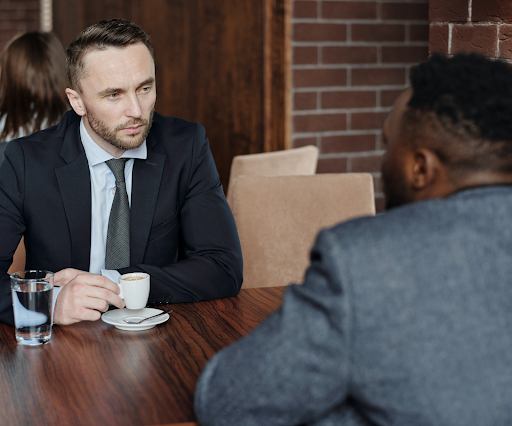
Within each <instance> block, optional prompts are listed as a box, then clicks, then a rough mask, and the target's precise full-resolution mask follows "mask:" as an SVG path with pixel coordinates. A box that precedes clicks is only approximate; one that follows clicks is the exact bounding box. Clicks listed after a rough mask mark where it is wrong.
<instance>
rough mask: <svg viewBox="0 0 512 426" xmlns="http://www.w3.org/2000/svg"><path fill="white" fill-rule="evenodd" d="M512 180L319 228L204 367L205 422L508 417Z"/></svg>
mask: <svg viewBox="0 0 512 426" xmlns="http://www.w3.org/2000/svg"><path fill="white" fill-rule="evenodd" d="M511 212H512V188H511V187H506V186H502V187H498V186H497V187H486V188H476V189H471V190H466V191H463V192H460V193H458V194H455V195H453V196H451V197H449V198H446V199H442V200H431V201H427V202H421V203H416V204H412V205H409V206H404V207H402V208H398V209H395V210H392V211H390V212H388V213H385V214H383V215H379V216H377V217H374V218H363V219H357V220H354V221H350V222H347V223H344V224H341V225H338V226H336V227H334V228H332V229H330V230H326V231H323V232H321V233H320V235H319V237H318V239H317V242H316V244H315V246H314V248H313V250H312V254H311V257H312V263H311V267H310V268H309V269H308V271H307V273H306V277H305V281H304V284H303V285H301V286H298V285H292V286H290V287H289V288H288V290H287V291H286V293H285V296H284V300H283V307H282V308H281V309H280V310H278V311H277V312H276V313H274V314H273V315H272V316H271V317H269V318H268V319H267V320H266V321H265V322H264V323H263V324H261V325H260V326H259V327H258V328H257V329H256V330H254V331H253V332H252V333H250V334H249V335H248V336H247V337H246V338H244V339H242V340H240V341H239V342H237V343H235V344H234V345H232V346H230V347H228V348H226V349H224V350H223V351H221V352H220V353H219V354H217V355H216V356H215V357H214V358H213V360H212V361H211V362H210V363H209V364H208V365H207V366H206V368H205V370H204V372H203V374H202V376H201V379H200V381H199V383H198V386H197V391H196V400H195V404H196V413H197V417H198V419H199V421H200V423H201V424H202V425H226V424H233V425H235V424H236V425H245V426H251V425H265V426H271V425H300V424H315V425H322V426H327V425H342V424H343V425H443V426H445V425H461V426H462V425H469V424H471V425H489V426H490V425H510V424H512V403H511V401H512V287H511V280H512V278H511V277H512V261H511V259H512V214H511Z"/></svg>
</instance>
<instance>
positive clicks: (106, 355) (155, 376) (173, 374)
mask: <svg viewBox="0 0 512 426" xmlns="http://www.w3.org/2000/svg"><path fill="white" fill-rule="evenodd" d="M284 290H285V287H273V288H257V289H246V290H241V292H240V294H239V295H238V296H236V297H231V298H225V299H219V300H213V301H206V302H199V303H182V304H175V305H172V306H171V305H169V307H172V309H173V310H174V312H173V313H171V318H170V320H169V321H167V322H165V323H164V324H160V325H158V326H156V327H155V328H153V329H151V330H147V331H138V332H134V331H120V330H118V329H116V328H115V327H113V326H111V325H107V324H105V323H104V322H102V321H96V322H83V323H79V324H74V325H71V326H63V327H59V326H54V329H53V331H54V334H53V338H52V341H51V342H50V343H48V344H46V345H43V346H38V347H23V346H18V345H17V344H16V341H15V337H14V327H11V326H7V325H5V324H0V342H1V353H0V393H1V394H0V424H12V425H15V424H16V425H24V424H26V425H29V424H30V425H35V426H37V425H45V426H46V425H69V424H73V425H91V424H106V425H126V426H128V425H162V424H173V423H183V422H193V421H195V417H194V414H193V396H194V390H195V385H196V382H197V379H198V377H199V374H200V372H201V370H202V368H203V366H204V364H205V363H206V361H207V360H208V359H210V358H211V357H212V356H213V355H214V354H215V353H216V352H218V351H219V350H220V349H222V348H223V347H225V346H227V345H229V344H230V343H232V342H234V341H235V340H237V339H239V338H240V337H242V336H244V335H245V334H247V333H248V332H249V331H251V330H252V329H253V328H254V327H256V326H257V325H258V324H259V323H260V322H261V321H263V319H265V318H266V317H267V316H268V315H269V314H270V313H271V312H273V311H274V310H275V309H277V308H278V307H279V306H280V304H281V299H282V295H283V292H284ZM166 308H167V307H162V309H166ZM192 425H194V423H192ZM192 425H190V426H192ZM184 426H188V425H184Z"/></svg>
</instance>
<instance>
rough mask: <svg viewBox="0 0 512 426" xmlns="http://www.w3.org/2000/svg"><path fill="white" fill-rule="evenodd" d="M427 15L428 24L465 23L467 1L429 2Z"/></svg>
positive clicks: (467, 7) (467, 12)
mask: <svg viewBox="0 0 512 426" xmlns="http://www.w3.org/2000/svg"><path fill="white" fill-rule="evenodd" d="M485 1H487V0H485ZM428 15H429V20H430V22H465V21H467V20H468V17H469V0H430V3H429V10H428Z"/></svg>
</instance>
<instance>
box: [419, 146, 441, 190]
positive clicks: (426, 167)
mask: <svg viewBox="0 0 512 426" xmlns="http://www.w3.org/2000/svg"><path fill="white" fill-rule="evenodd" d="M446 184H447V170H446V166H445V165H444V164H443V163H442V162H441V160H440V159H439V157H438V156H437V154H436V153H435V152H434V151H431V150H429V149H426V148H421V149H418V150H417V151H416V152H415V153H414V160H413V164H412V179H411V185H412V187H413V188H414V190H415V191H417V192H423V193H425V194H430V195H432V194H437V193H438V192H439V191H440V190H441V191H442V190H443V188H444V187H445V186H446Z"/></svg>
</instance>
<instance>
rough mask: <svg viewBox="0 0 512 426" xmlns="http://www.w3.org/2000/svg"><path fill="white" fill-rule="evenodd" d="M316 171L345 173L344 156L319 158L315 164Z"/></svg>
mask: <svg viewBox="0 0 512 426" xmlns="http://www.w3.org/2000/svg"><path fill="white" fill-rule="evenodd" d="M316 172H317V173H346V172H347V159H346V158H319V159H318V165H317V166H316Z"/></svg>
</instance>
